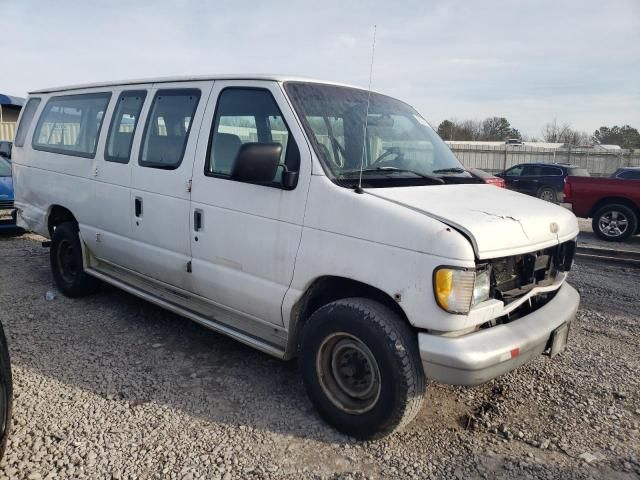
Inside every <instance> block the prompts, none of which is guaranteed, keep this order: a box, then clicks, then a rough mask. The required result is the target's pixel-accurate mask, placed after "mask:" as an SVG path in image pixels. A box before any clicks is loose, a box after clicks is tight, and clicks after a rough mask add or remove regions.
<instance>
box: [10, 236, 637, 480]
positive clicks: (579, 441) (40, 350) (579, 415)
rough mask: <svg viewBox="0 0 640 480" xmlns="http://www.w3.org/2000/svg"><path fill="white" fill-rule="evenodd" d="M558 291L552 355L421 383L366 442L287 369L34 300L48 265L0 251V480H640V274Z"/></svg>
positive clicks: (599, 272) (95, 301)
mask: <svg viewBox="0 0 640 480" xmlns="http://www.w3.org/2000/svg"><path fill="white" fill-rule="evenodd" d="M571 277H572V284H573V285H574V286H576V287H577V288H579V289H580V291H581V294H582V298H583V303H582V306H581V309H580V311H579V313H578V318H577V322H576V323H575V325H574V327H573V328H572V330H571V335H570V345H569V348H568V351H567V352H566V353H565V354H563V355H561V356H560V357H558V358H556V359H554V360H553V361H550V360H549V359H547V358H546V357H541V358H539V359H537V360H535V361H533V362H531V363H530V364H529V365H527V366H525V367H522V368H520V369H519V370H518V371H516V372H513V373H511V374H509V375H506V376H504V377H502V378H499V379H497V380H495V381H493V382H490V383H488V384H486V385H483V386H481V387H476V388H470V389H468V388H458V387H449V386H444V385H438V384H430V385H429V386H428V399H427V401H426V403H425V407H424V408H423V410H422V412H421V413H420V415H419V416H418V418H417V419H416V420H415V421H414V422H413V423H412V424H411V425H410V426H409V427H408V428H407V429H406V430H405V431H403V432H401V433H399V434H396V435H394V436H391V437H389V438H387V439H384V440H381V441H375V442H364V443H363V442H356V441H353V440H352V439H350V438H348V437H345V436H343V435H340V434H338V433H336V432H335V431H333V430H332V429H331V428H329V427H327V426H326V425H325V424H324V423H323V422H322V421H321V420H320V419H319V417H318V416H317V414H316V413H315V411H314V410H313V408H312V406H311V404H310V402H309V401H308V400H307V398H306V396H305V393H304V390H303V386H302V382H301V378H300V375H299V374H298V372H297V367H296V364H295V363H294V362H289V363H285V362H281V361H278V360H275V359H272V358H270V357H268V356H266V355H264V354H261V353H259V352H257V351H254V350H252V349H250V348H248V347H245V346H243V345H241V344H239V343H236V342H234V341H232V340H230V339H228V338H226V337H223V336H221V335H218V334H216V333H214V332H211V331H208V330H205V329H204V328H202V327H200V326H198V325H196V324H194V323H192V322H189V321H188V320H184V319H182V318H180V317H177V316H175V315H173V314H171V313H168V312H165V311H163V310H161V309H159V308H156V307H154V306H152V305H150V304H148V303H145V302H143V301H141V300H138V299H137V298H135V297H133V296H131V295H128V294H126V293H124V292H121V291H119V290H117V289H114V288H110V287H106V288H104V289H103V290H102V292H100V293H99V294H97V295H95V296H93V297H90V298H85V299H77V300H72V299H67V298H64V297H62V296H60V295H58V294H57V293H56V295H57V296H56V298H54V299H53V300H49V301H48V300H46V299H45V295H46V292H47V291H54V292H55V289H54V287H53V284H52V279H51V274H50V271H49V266H48V251H47V250H45V249H43V248H41V247H40V245H39V242H38V238H37V237H35V236H31V235H22V236H20V237H14V238H2V237H0V320H1V321H2V323H3V325H4V327H5V330H6V333H7V337H8V340H9V344H10V350H11V356H12V362H13V372H14V391H15V401H14V420H13V432H12V434H11V438H10V441H9V445H8V449H7V452H6V455H5V458H4V459H3V460H2V462H0V478H2V479H4V478H11V479H20V478H28V479H40V478H91V479H100V478H107V479H108V478H122V479H124V478H145V479H146V478H171V479H173V478H179V479H192V478H193V479H195V478H213V479H225V480H227V479H232V478H243V479H244V478H246V479H254V478H255V479H258V478H259V479H263V478H284V479H298V478H309V479H311V478H315V479H319V478H323V479H364V478H372V479H379V478H437V479H463V478H464V479H467V478H468V479H481V478H491V479H507V478H541V479H555V478H558V479H560V478H562V479H588V478H594V479H596V478H597V479H600V478H608V479H620V480H622V479H632V478H634V479H635V478H638V477H639V475H640V433H639V429H640V355H639V353H640V346H639V342H638V340H639V337H640V325H639V321H638V315H637V311H638V307H639V306H640V289H639V288H638V280H639V278H640V272H639V271H638V270H632V269H629V270H626V269H624V268H621V267H606V266H602V265H596V264H593V265H589V264H578V265H576V266H575V268H574V271H573V272H572V276H571Z"/></svg>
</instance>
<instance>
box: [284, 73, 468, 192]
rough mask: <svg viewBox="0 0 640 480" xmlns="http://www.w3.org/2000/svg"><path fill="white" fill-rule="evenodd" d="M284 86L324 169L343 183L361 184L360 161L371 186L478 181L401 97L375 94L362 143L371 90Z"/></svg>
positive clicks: (363, 179)
mask: <svg viewBox="0 0 640 480" xmlns="http://www.w3.org/2000/svg"><path fill="white" fill-rule="evenodd" d="M285 90H286V92H287V94H288V95H289V98H290V99H291V101H292V103H293V106H294V108H295V110H296V112H297V113H298V116H299V117H300V119H301V120H302V123H303V126H304V129H305V131H306V132H307V135H308V136H309V138H310V139H311V141H312V143H313V147H314V149H315V151H316V154H317V156H318V158H319V159H320V161H321V162H322V165H323V167H324V170H325V173H326V174H327V175H328V176H329V177H330V178H331V179H332V180H334V181H336V183H338V184H341V185H342V186H353V183H354V181H355V182H356V183H357V180H358V178H359V176H360V167H361V164H362V165H363V174H362V183H363V185H364V186H369V187H389V186H398V185H409V184H410V185H425V184H442V183H463V180H467V181H468V182H474V183H475V181H476V179H474V177H472V176H471V175H470V174H468V173H467V172H466V171H465V169H464V167H462V165H461V164H460V162H459V161H458V160H457V159H456V157H455V156H454V155H453V153H452V152H451V150H450V149H449V147H447V145H446V144H445V143H444V142H443V141H442V140H441V139H440V137H439V136H438V135H437V134H436V133H435V132H434V131H433V129H432V128H431V127H430V126H429V124H428V123H427V122H426V120H424V119H423V118H422V117H421V116H420V114H419V113H418V112H417V111H415V110H414V109H413V108H412V107H410V106H409V105H407V104H405V103H403V102H401V101H399V100H396V99H394V98H391V97H388V96H386V95H381V94H379V93H373V92H372V93H371V98H370V103H369V114H368V116H367V119H366V123H367V128H366V142H364V145H363V140H364V131H365V115H366V112H367V97H368V92H367V91H366V90H359V89H355V88H349V87H340V86H334V85H324V84H316V83H302V82H287V83H285ZM405 180H410V183H407V182H406V181H405ZM451 180H455V181H451ZM464 183H467V182H466V181H465V182H464Z"/></svg>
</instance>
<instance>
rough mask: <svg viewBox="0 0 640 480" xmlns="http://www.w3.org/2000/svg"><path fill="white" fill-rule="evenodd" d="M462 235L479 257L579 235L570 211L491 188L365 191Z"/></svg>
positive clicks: (511, 252)
mask: <svg viewBox="0 0 640 480" xmlns="http://www.w3.org/2000/svg"><path fill="white" fill-rule="evenodd" d="M365 191H366V192H367V193H368V194H370V195H374V196H376V197H378V198H382V199H385V200H388V201H391V202H394V203H396V204H398V205H402V206H405V207H407V208H410V209H412V210H415V211H418V212H421V213H423V214H425V215H428V216H429V217H432V218H435V219H437V220H440V221H441V222H443V223H445V224H447V225H449V226H451V227H453V228H455V229H457V230H458V231H460V232H462V233H463V234H464V235H466V236H467V238H468V239H469V240H470V241H471V243H472V244H473V248H474V250H475V254H476V256H477V257H478V258H479V259H487V258H497V257H504V256H509V255H517V254H521V253H526V252H532V251H535V250H540V249H542V248H547V247H550V246H553V245H556V244H558V243H561V242H564V241H567V240H570V239H572V238H575V237H576V236H577V235H578V233H579V227H578V221H577V219H576V217H575V215H574V214H573V213H571V212H570V211H569V210H567V209H565V208H563V207H560V206H558V205H555V204H552V203H549V202H544V201H542V200H539V199H537V198H534V197H530V196H527V195H523V194H520V193H517V192H513V191H511V190H506V189H504V188H498V187H495V186H493V185H478V184H462V185H459V184H458V185H428V186H424V187H398V188H375V189H374V188H369V189H366V190H365Z"/></svg>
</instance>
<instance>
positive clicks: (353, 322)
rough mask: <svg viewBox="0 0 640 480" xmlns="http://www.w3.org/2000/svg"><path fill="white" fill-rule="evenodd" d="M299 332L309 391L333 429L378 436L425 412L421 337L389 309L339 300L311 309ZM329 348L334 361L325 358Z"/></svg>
mask: <svg viewBox="0 0 640 480" xmlns="http://www.w3.org/2000/svg"><path fill="white" fill-rule="evenodd" d="M302 335H303V336H302V343H301V351H300V366H301V370H302V376H303V380H304V384H305V387H306V390H307V394H308V395H309V398H310V399H311V401H312V403H313V404H314V406H315V407H316V408H317V410H318V412H320V415H321V416H322V417H323V418H324V419H325V421H326V422H327V423H329V424H330V425H332V426H334V427H335V428H336V429H338V430H340V431H341V432H343V433H346V434H347V435H351V436H353V437H356V438H360V439H372V438H379V437H383V436H386V435H389V434H391V433H393V432H395V431H397V430H400V429H402V428H403V427H404V426H405V425H407V424H408V423H409V422H411V420H413V418H414V417H415V416H416V414H417V413H418V412H419V411H420V408H421V406H422V401H423V399H424V394H425V377H424V371H423V369H422V362H421V360H420V354H419V352H418V341H417V335H416V333H415V332H414V331H413V330H412V329H411V328H410V327H409V326H408V325H407V323H406V322H404V321H403V320H402V319H401V318H399V316H398V315H397V314H395V313H394V312H393V311H391V310H390V309H389V308H387V307H386V306H384V305H382V304H380V303H378V302H375V301H373V300H369V299H366V298H347V299H343V300H337V301H335V302H332V303H329V304H327V305H325V306H323V307H321V308H320V309H318V310H317V311H316V312H315V313H313V315H311V317H310V318H309V320H308V321H307V323H306V325H305V327H304V331H303V334H302ZM330 342H332V343H330ZM363 346H364V347H363ZM349 348H351V351H350V350H349ZM336 352H337V353H336ZM328 353H332V355H331V364H329V363H327V362H326V361H325V360H324V359H325V358H326V355H328ZM348 354H350V356H349V355H348ZM354 358H355V360H354ZM367 358H368V359H371V362H369V361H368V360H367ZM358 362H360V363H358ZM367 365H369V366H370V367H371V368H367ZM345 371H346V373H345ZM335 372H340V373H335ZM349 372H351V375H350V373H349ZM340 378H342V380H340ZM376 378H377V381H376ZM345 384H349V385H347V387H344V385H345ZM367 385H369V386H367ZM363 386H364V387H363ZM371 386H373V387H371ZM349 388H351V389H352V392H353V393H355V394H356V395H355V396H351V395H350V394H349V393H347V390H348V389H349ZM358 388H364V391H360V392H357V391H356V390H357V389H358ZM369 391H370V392H371V393H370V394H368V393H367V392H369ZM332 392H333V393H332ZM365 394H366V395H365ZM358 396H360V397H362V398H357V397H358ZM365 396H366V398H365Z"/></svg>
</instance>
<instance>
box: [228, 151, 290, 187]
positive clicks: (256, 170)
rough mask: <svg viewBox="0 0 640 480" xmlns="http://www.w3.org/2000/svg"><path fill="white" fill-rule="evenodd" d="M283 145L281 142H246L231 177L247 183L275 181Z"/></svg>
mask: <svg viewBox="0 0 640 480" xmlns="http://www.w3.org/2000/svg"><path fill="white" fill-rule="evenodd" d="M281 153H282V145H280V144H279V143H254V142H250V143H244V144H243V145H242V146H241V147H240V150H238V155H237V156H236V161H235V162H234V164H233V169H232V170H231V179H232V180H238V181H240V182H247V183H271V182H273V179H274V177H275V176H276V173H277V172H278V166H279V165H280V154H281Z"/></svg>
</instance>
